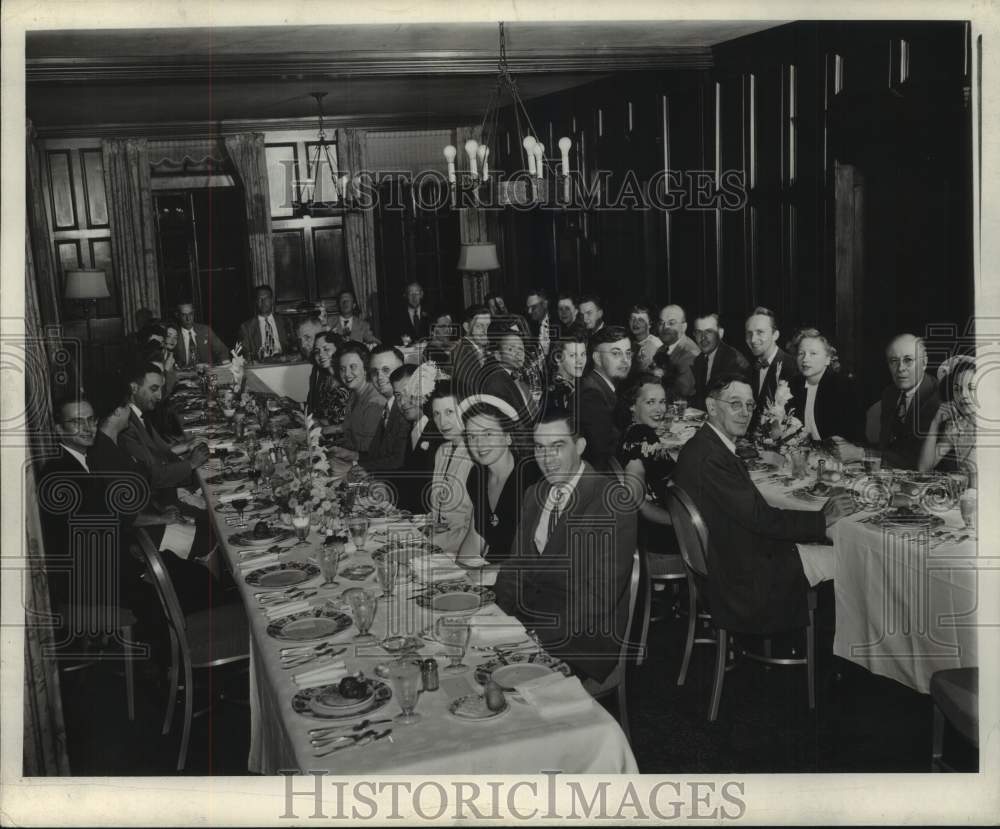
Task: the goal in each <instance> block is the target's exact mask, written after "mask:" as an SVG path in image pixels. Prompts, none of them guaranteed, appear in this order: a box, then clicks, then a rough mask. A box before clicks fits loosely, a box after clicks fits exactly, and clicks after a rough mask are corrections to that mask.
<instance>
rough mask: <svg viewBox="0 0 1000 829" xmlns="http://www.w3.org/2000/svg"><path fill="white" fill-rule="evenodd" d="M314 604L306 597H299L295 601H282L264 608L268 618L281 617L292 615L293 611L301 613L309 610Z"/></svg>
mask: <svg viewBox="0 0 1000 829" xmlns="http://www.w3.org/2000/svg"><path fill="white" fill-rule="evenodd" d="M311 608H312V605H311V604H309V602H308V601H307V600H306V599H299V600H298V601H295V602H282V603H281V604H276V605H271V607H268V608H266V609H265V610H264V615H265V616H267V618H268V619H280V618H281V617H282V616H291V615H292V614H293V613H301V612H302V611H303V610H309V609H311Z"/></svg>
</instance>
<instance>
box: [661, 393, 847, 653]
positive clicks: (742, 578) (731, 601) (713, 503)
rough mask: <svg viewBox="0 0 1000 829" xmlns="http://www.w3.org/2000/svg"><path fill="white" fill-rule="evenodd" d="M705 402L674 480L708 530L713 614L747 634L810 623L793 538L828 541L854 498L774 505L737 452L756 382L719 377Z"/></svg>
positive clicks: (725, 624) (752, 401)
mask: <svg viewBox="0 0 1000 829" xmlns="http://www.w3.org/2000/svg"><path fill="white" fill-rule="evenodd" d="M706 406H707V409H708V422H707V423H706V424H705V425H704V426H702V427H701V429H700V430H698V432H697V433H696V434H695V436H694V437H692V438H691V440H689V441H688V442H687V443H686V444H685V445H684V448H683V449H681V452H680V455H679V456H678V458H677V466H676V467H675V468H674V473H673V481H674V483H675V484H676V485H677V486H679V487H680V488H681V489H682V490H684V492H685V493H687V495H688V496H689V497H690V498H691V500H692V501H694V504H695V506H696V507H697V508H698V511H699V512H700V513H701V517H702V518H703V519H704V521H705V524H706V526H707V528H708V537H709V560H708V568H709V573H708V597H709V602H710V603H711V607H712V616H713V618H714V619H715V620H716V622H717V623H718V624H719V625H720V626H721V627H724V628H727V629H729V630H732V631H736V632H744V633H759V634H769V633H778V632H780V631H785V630H792V629H794V628H797V627H804V626H805V625H806V624H807V623H808V608H807V602H806V593H807V589H808V582H807V581H806V577H805V573H804V572H803V569H802V560H801V558H800V557H799V552H798V549H797V548H796V546H795V543H794V542H796V541H802V542H822V541H824V540H825V539H826V531H827V528H828V527H829V526H830V525H832V524H833V523H834V522H835V521H837V520H838V519H839V518H841V517H842V516H844V515H847V514H848V513H850V512H851V510H852V500H851V496H850V495H848V494H847V493H842V494H839V495H835V496H833V497H832V498H830V499H829V500H828V501H827V502H826V503H825V504H824V505H823V508H822V509H821V510H817V511H811V510H783V509H776V508H775V507H772V506H770V505H768V503H767V502H766V501H765V500H764V497H763V496H762V495H761V494H760V492H759V491H758V489H757V487H756V486H755V485H754V483H753V481H751V479H750V475H749V473H748V472H747V469H746V466H745V465H744V464H743V462H742V461H741V460H740V459H739V458H738V457H737V456H736V440H737V439H738V438H740V437H742V436H743V435H744V434H746V431H747V427H748V426H749V425H750V418H751V413H752V412H753V409H754V399H753V391H752V390H751V389H750V386H749V385H748V384H747V383H746V381H745V380H744V379H743V378H741V377H733V376H729V377H726V376H721V377H718V378H717V379H716V380H714V381H713V382H712V384H711V385H710V386H709V387H708V391H707V397H706Z"/></svg>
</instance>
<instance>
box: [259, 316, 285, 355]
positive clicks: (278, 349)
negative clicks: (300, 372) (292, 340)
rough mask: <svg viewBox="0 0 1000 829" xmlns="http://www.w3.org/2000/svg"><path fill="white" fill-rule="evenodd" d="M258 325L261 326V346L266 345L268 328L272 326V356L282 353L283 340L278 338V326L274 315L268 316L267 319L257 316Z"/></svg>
mask: <svg viewBox="0 0 1000 829" xmlns="http://www.w3.org/2000/svg"><path fill="white" fill-rule="evenodd" d="M257 323H258V324H259V325H260V346H261V348H263V347H264V343H266V342H267V327H266V326H268V325H270V326H271V335H272V336H273V337H274V349H273V350H272V351H271V353H272V354H280V353H281V340H280V339H279V338H278V326H277V324H276V323H275V322H274V314H268V315H267V316H266V317H262V316H260V315H258V316H257Z"/></svg>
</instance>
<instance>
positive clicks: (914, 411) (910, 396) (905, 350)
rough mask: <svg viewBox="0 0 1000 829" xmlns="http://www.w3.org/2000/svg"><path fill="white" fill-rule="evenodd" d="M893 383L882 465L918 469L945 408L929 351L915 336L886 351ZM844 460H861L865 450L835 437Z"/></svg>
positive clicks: (881, 439)
mask: <svg viewBox="0 0 1000 829" xmlns="http://www.w3.org/2000/svg"><path fill="white" fill-rule="evenodd" d="M885 357H886V363H887V365H888V367H889V374H890V375H891V376H892V383H891V384H890V385H888V386H886V387H885V389H883V391H882V418H881V420H880V421H879V435H878V448H879V449H880V450H881V452H882V465H883V466H892V467H896V468H897V469H916V468H917V465H918V462H919V460H920V448H921V446H922V445H923V442H924V437H925V436H926V435H927V433H928V431H930V425H931V421H932V420H933V419H934V415H935V413H936V412H937V410H938V407H939V406H940V405H941V400H940V398H939V397H938V387H937V380H936V379H935V378H934V377H933V375H930V374H928V373H927V348H926V346H925V345H924V341H923V340H922V339H920V337H917V336H915V335H913V334H900V335H899V336H898V337H896V338H895V339H893V340H892V342H890V343H889V345H888V346H886V349H885ZM834 440H835V442H836V443H837V449H838V454H839V455H840V458H841V459H842V460H844V461H852V460H859V459H861V458H863V457H864V450H863V449H862V448H861V447H860V446H854V445H853V444H851V443H848V442H847V441H845V440H840V439H837V438H834Z"/></svg>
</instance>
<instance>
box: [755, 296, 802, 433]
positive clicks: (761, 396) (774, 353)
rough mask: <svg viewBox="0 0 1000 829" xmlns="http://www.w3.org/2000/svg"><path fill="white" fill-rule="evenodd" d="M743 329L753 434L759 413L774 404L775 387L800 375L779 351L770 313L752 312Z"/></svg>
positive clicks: (764, 310) (792, 361)
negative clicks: (748, 351) (746, 351)
mask: <svg viewBox="0 0 1000 829" xmlns="http://www.w3.org/2000/svg"><path fill="white" fill-rule="evenodd" d="M744 327H745V331H746V340H747V348H749V349H750V356H751V357H752V358H753V359H752V360H751V364H750V369H749V372H748V375H747V379H748V380H749V381H750V388H751V389H752V390H753V399H754V402H755V404H756V406H755V408H754V412H753V417H752V418H751V420H750V428H749V429H748V430H747V431H749V432H753V431H754V430H755V429H756V428H757V424H758V423H759V422H760V417H761V413H762V412H763V411H764V409H765V407H766V406H767V405H768V404H769V403H771V402H773V400H774V392H775V391H776V390H777V388H778V383H779V382H780V381H782V380H791V379H792V378H793V377H794V376H795V375H796V374H798V373H799V367H798V365H796V362H795V358H794V357H793V356H792V355H791V354H787V353H785V352H784V351H782V350H781V349H780V348H778V335H779V334H780V333H781V332H780V331H779V330H778V321H777V319H776V318H775V316H774V312H773V311H771V310H769V309H767V308H762V307H757V308H754V309H753V313H752V314H751V315H750V316H749V317H747V321H746V325H745V326H744Z"/></svg>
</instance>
